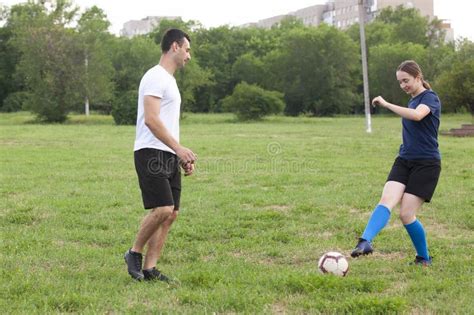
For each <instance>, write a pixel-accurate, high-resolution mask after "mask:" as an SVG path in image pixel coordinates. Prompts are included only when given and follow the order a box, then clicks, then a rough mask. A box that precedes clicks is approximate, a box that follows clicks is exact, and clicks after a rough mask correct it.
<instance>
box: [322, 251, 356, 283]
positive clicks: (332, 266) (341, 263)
mask: <svg viewBox="0 0 474 315" xmlns="http://www.w3.org/2000/svg"><path fill="white" fill-rule="evenodd" d="M318 269H319V271H320V272H321V273H332V274H334V275H337V276H341V277H344V276H345V275H346V274H347V272H348V271H349V262H348V261H347V259H346V257H344V255H342V254H341V253H338V252H327V253H325V254H324V255H323V256H321V258H320V259H319V262H318Z"/></svg>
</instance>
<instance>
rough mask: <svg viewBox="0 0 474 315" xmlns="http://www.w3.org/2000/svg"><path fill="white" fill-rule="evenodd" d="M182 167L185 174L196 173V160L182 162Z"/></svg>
mask: <svg viewBox="0 0 474 315" xmlns="http://www.w3.org/2000/svg"><path fill="white" fill-rule="evenodd" d="M181 167H182V168H183V170H184V176H190V175H193V173H194V162H193V163H191V162H189V163H186V164H181Z"/></svg>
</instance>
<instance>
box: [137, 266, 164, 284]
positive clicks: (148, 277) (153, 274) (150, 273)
mask: <svg viewBox="0 0 474 315" xmlns="http://www.w3.org/2000/svg"><path fill="white" fill-rule="evenodd" d="M143 275H144V276H145V281H163V282H166V283H170V282H171V280H170V279H169V278H168V277H167V276H165V275H164V274H162V273H161V271H159V270H158V269H156V268H155V267H153V268H151V269H145V270H143Z"/></svg>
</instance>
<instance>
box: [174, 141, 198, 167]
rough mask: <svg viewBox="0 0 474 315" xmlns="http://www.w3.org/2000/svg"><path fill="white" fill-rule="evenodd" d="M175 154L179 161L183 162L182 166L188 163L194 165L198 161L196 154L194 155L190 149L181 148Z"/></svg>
mask: <svg viewBox="0 0 474 315" xmlns="http://www.w3.org/2000/svg"><path fill="white" fill-rule="evenodd" d="M175 152H176V155H177V156H178V158H179V160H180V161H181V165H185V164H188V163H191V164H193V163H194V162H195V161H196V160H197V156H196V154H194V152H193V151H191V150H190V149H188V148H185V147H182V146H180V147H179V148H177V149H176V150H175Z"/></svg>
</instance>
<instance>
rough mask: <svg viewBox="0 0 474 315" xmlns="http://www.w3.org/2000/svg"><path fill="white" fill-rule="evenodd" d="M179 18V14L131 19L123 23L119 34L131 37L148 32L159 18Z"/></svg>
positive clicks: (158, 22)
mask: <svg viewBox="0 0 474 315" xmlns="http://www.w3.org/2000/svg"><path fill="white" fill-rule="evenodd" d="M179 18H180V17H179V16H147V17H146V18H144V19H141V20H131V21H128V22H126V23H125V24H124V25H123V28H122V29H121V30H120V35H121V36H126V37H129V38H131V37H133V36H136V35H144V34H148V33H150V32H151V31H153V29H154V28H155V27H156V26H157V25H159V24H160V21H161V20H176V19H179Z"/></svg>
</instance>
